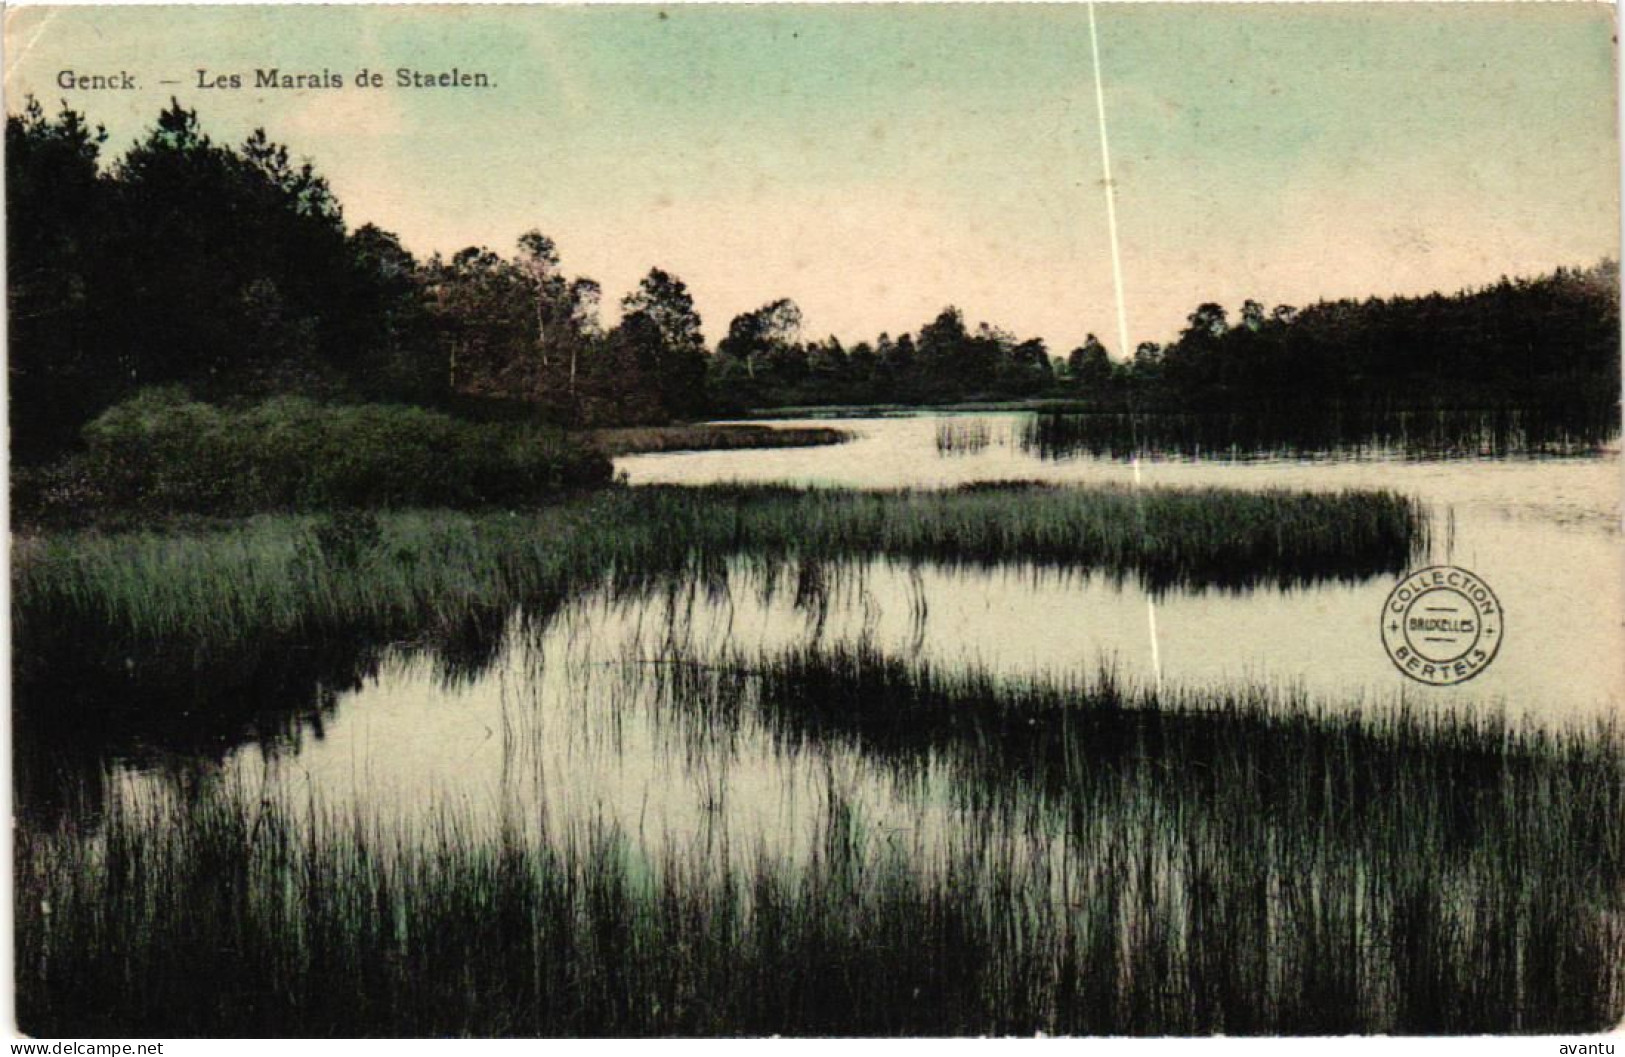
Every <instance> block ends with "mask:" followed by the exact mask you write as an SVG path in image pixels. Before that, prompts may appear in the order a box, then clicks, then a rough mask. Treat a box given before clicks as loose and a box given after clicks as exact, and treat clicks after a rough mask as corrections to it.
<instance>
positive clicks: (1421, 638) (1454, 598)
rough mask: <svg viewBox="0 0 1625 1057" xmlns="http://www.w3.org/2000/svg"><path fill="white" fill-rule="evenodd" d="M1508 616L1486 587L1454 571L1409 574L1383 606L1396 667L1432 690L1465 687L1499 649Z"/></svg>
mask: <svg viewBox="0 0 1625 1057" xmlns="http://www.w3.org/2000/svg"><path fill="white" fill-rule="evenodd" d="M1505 617H1506V614H1505V612H1504V611H1503V610H1502V609H1501V602H1500V600H1499V599H1497V598H1496V597H1495V592H1494V591H1491V590H1490V587H1489V585H1488V584H1486V583H1485V582H1484V581H1483V580H1481V579H1479V578H1478V577H1477V576H1476V575H1474V574H1473V573H1470V572H1468V571H1467V570H1466V569H1463V568H1461V567H1459V566H1455V565H1432V566H1429V567H1428V568H1426V569H1418V570H1416V571H1415V572H1412V573H1407V574H1406V575H1405V577H1404V579H1402V580H1400V581H1399V583H1398V584H1397V585H1396V586H1395V587H1394V589H1393V590H1392V591H1390V592H1389V593H1388V598H1387V600H1386V601H1384V602H1383V604H1382V645H1383V648H1384V649H1385V650H1387V651H1388V659H1389V660H1391V661H1393V662H1394V667H1395V668H1398V669H1399V670H1400V671H1401V672H1403V673H1405V674H1406V675H1408V676H1410V677H1411V678H1412V679H1415V680H1416V681H1417V682H1419V683H1427V684H1428V685H1429V686H1452V685H1454V684H1456V683H1465V682H1466V681H1467V680H1469V679H1471V678H1473V677H1474V676H1476V675H1478V674H1479V673H1480V672H1482V671H1483V670H1484V669H1485V668H1487V667H1489V664H1490V662H1491V661H1493V660H1495V654H1496V652H1497V651H1499V650H1500V648H1501V639H1502V633H1503V631H1504V629H1505Z"/></svg>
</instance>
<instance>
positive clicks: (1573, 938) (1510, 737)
mask: <svg viewBox="0 0 1625 1057" xmlns="http://www.w3.org/2000/svg"><path fill="white" fill-rule="evenodd" d="M612 678H613V679H614V680H615V681H616V682H617V684H618V685H620V687H621V690H620V692H610V693H604V692H603V691H602V690H601V691H600V697H599V702H600V703H599V705H598V706H597V707H599V708H611V709H614V708H634V707H635V708H641V709H649V710H653V711H656V712H660V713H662V714H664V715H666V716H667V717H668V718H669V719H670V721H671V723H672V727H671V730H672V731H673V735H672V736H673V737H674V738H676V739H678V740H679V741H683V742H685V743H686V744H689V745H691V746H692V745H694V744H712V745H718V744H721V745H726V744H731V743H733V742H734V739H736V738H737V737H739V735H740V732H741V729H742V728H743V727H745V726H749V725H752V724H761V725H763V726H764V728H765V729H766V730H767V731H770V732H771V734H770V736H771V738H772V739H773V741H774V742H775V743H776V745H777V746H778V751H780V752H782V753H785V754H789V755H792V756H794V755H809V754H810V755H812V756H815V757H816V756H821V755H823V754H826V753H828V752H829V751H831V750H832V749H836V748H844V749H847V750H852V751H855V752H856V753H857V754H858V755H859V756H860V757H861V758H862V759H863V760H864V761H865V762H866V763H867V764H868V765H869V766H872V767H873V768H875V769H876V770H878V771H880V772H883V773H887V774H889V775H890V776H891V779H890V780H891V781H892V782H893V783H894V784H895V787H896V788H898V789H901V790H903V791H904V792H903V794H902V795H903V796H904V798H905V799H909V798H910V797H914V798H916V799H917V800H918V801H919V803H920V805H921V806H920V808H919V810H921V811H923V810H925V809H926V807H925V806H926V805H927V804H928V803H929V801H930V800H931V799H932V795H933V794H932V793H931V792H930V789H932V788H935V786H933V785H930V784H928V782H927V780H926V778H925V776H926V775H928V774H930V773H932V772H935V771H941V772H944V777H943V779H942V787H943V788H947V789H951V790H952V791H953V792H952V796H951V799H952V803H951V805H950V807H949V808H948V810H947V812H946V818H947V819H948V823H947V825H946V826H945V827H944V828H942V829H941V830H934V829H933V828H932V827H929V826H925V825H921V826H917V827H916V828H914V829H912V830H910V831H908V832H899V831H898V830H896V829H894V828H890V827H887V826H885V825H881V824H879V823H880V821H881V820H878V819H874V818H871V817H869V816H868V815H867V814H866V810H865V808H864V806H863V805H862V804H861V803H860V802H858V800H857V799H856V798H855V797H853V795H852V794H851V793H850V792H849V790H848V789H847V787H846V786H845V785H844V784H843V782H842V781H841V780H840V779H839V778H838V776H837V775H838V772H837V771H836V770H835V769H830V770H828V771H827V772H826V773H827V778H826V780H825V783H824V786H823V788H822V790H821V791H820V795H819V797H818V800H819V803H818V804H817V805H816V811H815V812H814V814H813V816H812V821H810V822H809V823H808V826H809V832H808V833H806V834H804V835H803V837H804V841H803V847H804V849H805V850H804V852H803V853H802V854H800V855H797V856H789V855H787V854H785V853H784V852H783V851H782V850H780V849H779V848H778V847H777V845H776V844H768V843H765V842H764V843H763V844H761V845H760V846H757V847H747V848H743V849H741V848H734V849H731V853H730V850H729V849H727V848H726V843H727V841H726V837H724V838H723V842H724V846H723V847H722V849H721V850H720V851H719V849H718V846H717V845H714V844H710V843H709V842H705V843H700V842H696V841H695V840H694V839H693V835H690V836H689V837H678V838H676V839H674V840H672V841H670V842H668V843H665V844H651V843H650V842H648V841H646V840H644V839H642V837H641V835H640V834H637V833H635V832H632V831H629V830H624V829H622V828H620V827H619V826H618V825H617V824H616V823H614V822H612V821H609V820H607V818H606V817H604V816H602V815H597V816H595V815H593V814H591V813H588V814H584V815H581V816H578V817H577V818H576V819H575V820H574V821H573V822H572V823H570V824H568V825H567V826H565V827H563V828H562V829H561V828H559V827H556V826H552V825H549V823H548V822H547V817H548V816H547V815H546V813H545V812H544V813H543V814H542V815H541V816H537V815H536V814H535V812H534V808H533V807H532V806H528V805H526V804H523V803H512V802H504V803H503V805H502V806H501V807H500V809H499V810H498V812H497V814H496V815H495V816H494V817H484V818H477V817H474V816H472V815H469V814H468V813H466V811H463V810H460V809H459V808H458V807H457V806H455V805H453V804H450V803H442V804H441V805H440V806H438V807H436V808H434V809H432V810H430V811H429V812H428V813H427V814H419V815H415V816H412V817H390V816H387V815H384V816H378V815H372V814H368V813H363V812H361V811H359V810H357V809H346V808H342V807H334V806H332V805H325V804H323V803H321V802H320V801H319V800H316V799H313V798H312V794H309V793H306V794H304V796H303V797H301V796H300V795H299V794H292V795H287V796H281V795H272V796H267V795H265V794H264V793H263V792H259V793H256V792H255V791H254V790H253V789H251V788H236V787H233V786H232V785H231V784H229V783H228V784H226V785H224V786H222V785H218V784H216V785H211V786H208V787H205V788H204V789H202V790H199V791H196V792H194V793H193V794H191V795H188V796H184V797H180V798H157V799H146V800H142V799H134V800H131V801H129V802H126V800H125V795H124V794H121V793H118V792H115V793H114V795H112V796H111V797H110V798H109V805H108V814H107V816H106V819H105V821H104V823H103V824H102V825H101V826H100V827H99V828H98V829H97V831H96V832H95V833H93V834H84V833H78V832H75V831H74V829H73V827H71V826H63V827H61V828H59V829H56V830H45V829H40V830H25V831H24V832H23V833H22V835H21V836H20V838H19V844H18V862H17V879H18V895H17V899H18V907H19V910H20V916H19V934H18V941H19V944H18V964H19V966H20V967H22V968H23V969H24V973H23V975H22V976H21V977H20V983H21V988H20V993H19V1008H20V1009H22V1010H24V1011H25V1012H24V1027H25V1028H26V1029H27V1030H30V1031H33V1032H37V1033H41V1034H57V1033H62V1032H64V1031H66V1030H68V1029H70V1028H71V1029H72V1030H74V1031H75V1032H78V1033H88V1034H97V1033H101V1032H116V1033H120V1034H126V1033H131V1032H136V1033H144V1034H157V1035H182V1036H185V1035H194V1034H222V1033H225V1034H232V1033H248V1034H272V1035H280V1034H294V1035H310V1034H317V1035H327V1034H340V1035H358V1034H380V1033H381V1034H410V1035H441V1034H477V1035H511V1034H547V1035H553V1034H614V1035H619V1034H634V1035H643V1034H654V1035H668V1034H698V1035H711V1034H724V1035H726V1034H768V1033H778V1032H787V1033H791V1034H893V1033H907V1034H941V1033H949V1034H981V1033H995V1034H1003V1033H1015V1034H1031V1033H1033V1032H1036V1031H1044V1032H1049V1033H1057V1032H1064V1033H1108V1034H1124V1033H1126V1034H1168V1033H1172V1034H1209V1033H1216V1032H1223V1033H1226V1034H1251V1033H1315V1034H1320V1033H1327V1032H1331V1033H1343V1032H1393V1033H1404V1034H1411V1033H1456V1034H1465V1033H1479V1032H1551V1031H1575V1030H1598V1029H1601V1028H1603V1027H1605V1026H1606V1025H1608V1024H1610V1023H1612V1018H1613V1017H1614V1016H1615V1015H1616V1014H1617V1011H1618V1009H1619V1003H1620V1001H1621V996H1622V987H1625V980H1622V978H1621V966H1622V965H1625V958H1622V955H1625V936H1622V935H1621V932H1620V930H1619V927H1618V921H1619V920H1620V914H1621V912H1622V911H1625V906H1622V902H1625V895H1622V889H1621V886H1620V885H1619V884H1618V883H1617V881H1618V878H1619V877H1620V875H1621V868H1622V866H1625V825H1622V823H1621V819H1622V818H1625V755H1622V751H1621V750H1622V746H1621V742H1620V734H1619V731H1618V730H1617V728H1615V727H1612V726H1599V727H1595V728H1591V729H1584V730H1576V731H1570V732H1567V733H1562V734H1552V733H1549V732H1545V731H1542V730H1539V729H1533V728H1528V727H1520V726H1517V725H1514V724H1509V723H1508V722H1506V721H1505V720H1502V719H1497V718H1495V717H1485V716H1477V717H1474V716H1464V715H1458V714H1449V713H1446V714H1432V715H1424V714H1421V713H1418V712H1416V711H1414V710H1409V709H1404V708H1400V709H1397V710H1391V711H1387V712H1382V713H1372V714H1362V713H1358V712H1355V713H1350V712H1346V711H1345V712H1339V713H1333V712H1327V711H1325V710H1323V709H1322V708H1321V707H1319V706H1317V704H1316V703H1314V702H1311V701H1307V700H1304V699H1302V698H1298V697H1294V696H1293V695H1291V694H1281V693H1278V692H1271V691H1266V690H1262V689H1257V688H1254V689H1245V690H1240V691H1235V692H1230V693H1204V692H1189V693H1179V694H1175V695H1172V696H1166V697H1165V696H1159V695H1157V694H1156V693H1154V692H1152V691H1148V690H1143V689H1142V690H1133V689H1130V688H1127V687H1124V686H1122V685H1120V684H1118V683H1116V682H1114V681H1113V680H1112V679H1111V678H1110V677H1109V676H1107V675H1097V676H1094V677H1091V678H1088V679H1077V680H1071V681H1056V680H1052V679H1038V678H1028V679H1020V680H1015V681H1009V680H1001V679H997V678H994V677H992V676H990V675H989V674H988V673H985V672H978V671H976V670H964V671H958V672H942V671H935V670H932V669H931V668H930V667H928V666H920V665H918V664H915V663H912V662H909V661H905V660H901V659H899V658H896V657H890V656H886V655H883V654H880V653H877V652H875V651H874V650H872V649H867V648H863V647H856V648H850V649H836V650H823V649H819V648H800V649H794V650H791V651H788V652H784V653H774V654H765V655H756V656H748V655H744V654H735V655H732V656H726V657H720V658H719V657H708V658H699V657H693V656H688V655H684V654H683V653H681V652H677V653H672V654H668V655H666V656H664V657H662V658H660V661H659V663H657V664H626V665H624V666H622V667H620V668H618V669H616V670H615V671H614V672H613V675H612ZM633 701H636V702H639V704H636V705H633V704H631V703H630V702H633ZM512 736H522V735H512ZM910 791H913V792H910ZM717 795H718V796H724V797H725V796H727V795H728V792H727V789H726V788H722V789H720V790H719V791H718V793H717ZM707 849H709V850H707ZM452 966H455V970H454V971H446V970H447V968H448V967H452Z"/></svg>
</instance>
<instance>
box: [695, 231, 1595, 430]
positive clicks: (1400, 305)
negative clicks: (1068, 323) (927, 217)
mask: <svg viewBox="0 0 1625 1057" xmlns="http://www.w3.org/2000/svg"><path fill="white" fill-rule="evenodd" d="M1618 291H1619V268H1618V265H1617V263H1616V262H1614V261H1611V260H1605V261H1602V262H1600V263H1598V264H1596V265H1593V266H1591V267H1588V268H1558V269H1557V270H1556V271H1554V272H1552V273H1551V274H1548V275H1543V276H1540V277H1537V278H1533V279H1517V280H1513V279H1508V278H1504V277H1503V278H1502V279H1501V280H1500V281H1499V282H1497V283H1495V284H1493V285H1491V286H1487V287H1484V288H1481V289H1472V290H1463V291H1460V292H1457V293H1455V294H1450V295H1446V294H1441V293H1431V294H1427V295H1425V296H1420V297H1393V298H1381V297H1372V298H1367V299H1365V300H1350V299H1344V300H1337V301H1322V302H1317V303H1316V304H1313V305H1309V306H1308V307H1306V308H1302V309H1299V308H1296V307H1294V306H1291V305H1277V306H1275V307H1274V308H1269V309H1267V308H1265V306H1264V305H1262V304H1261V303H1260V302H1258V301H1254V300H1248V301H1246V302H1244V303H1243V304H1242V306H1241V310H1240V312H1239V314H1238V316H1237V318H1234V319H1232V318H1231V316H1230V314H1229V312H1228V311H1227V310H1226V309H1225V308H1224V307H1223V306H1222V305H1219V304H1216V303H1211V302H1210V303H1205V304H1202V305H1200V306H1199V307H1197V309H1196V310H1195V311H1194V312H1192V313H1191V314H1190V316H1189V317H1188V318H1187V320H1186V325H1185V327H1184V328H1183V329H1182V330H1181V331H1180V333H1179V334H1178V336H1177V337H1176V338H1174V339H1173V340H1172V341H1169V342H1166V343H1158V342H1142V343H1141V344H1140V345H1139V346H1138V347H1136V348H1135V350H1134V351H1133V354H1132V356H1129V357H1126V358H1117V357H1114V356H1113V355H1112V354H1111V352H1110V351H1109V350H1108V349H1107V347H1106V345H1105V344H1104V343H1103V342H1102V341H1101V340H1100V339H1099V338H1098V337H1096V336H1095V335H1093V334H1090V335H1088V337H1087V338H1086V339H1085V340H1084V342H1083V344H1081V345H1079V346H1077V347H1076V348H1074V349H1072V350H1071V351H1070V352H1068V353H1067V354H1066V355H1065V356H1064V357H1058V356H1052V355H1051V354H1050V352H1049V350H1048V349H1047V348H1046V347H1045V345H1044V342H1043V341H1042V340H1041V339H1037V338H1030V339H1025V340H1023V339H1020V338H1018V337H1016V336H1014V335H1012V334H1010V333H1009V332H1007V331H1004V330H1002V329H1000V328H998V327H994V326H990V325H989V324H986V323H982V324H979V325H978V326H976V327H975V328H974V329H972V328H969V327H967V326H966V324H965V320H964V316H963V314H962V313H961V312H960V311H959V310H958V309H956V308H952V307H950V308H947V309H944V310H943V311H942V312H941V313H940V314H939V315H938V316H937V317H936V318H935V319H933V320H932V321H931V322H929V323H927V324H926V325H925V326H923V327H921V328H920V330H919V332H918V334H917V335H911V334H906V333H905V334H902V335H900V336H898V337H896V338H893V337H892V336H891V335H889V334H882V335H880V337H879V338H878V340H876V341H874V342H873V343H870V342H860V343H858V344H856V345H853V346H851V347H850V348H847V347H845V346H843V345H842V343H841V342H840V341H839V340H838V339H836V338H833V337H831V338H827V339H824V340H822V341H811V342H806V341H803V340H801V338H800V334H799V331H800V326H801V314H800V312H799V311H798V310H797V308H796V306H795V304H794V302H792V301H788V300H780V301H774V302H772V303H770V304H768V305H764V306H763V307H762V308H760V309H757V310H756V311H754V312H748V313H745V314H743V315H740V316H738V317H736V318H735V319H734V321H733V324H732V325H731V326H730V328H729V331H728V336H727V337H726V338H724V339H723V340H722V342H721V343H720V344H719V345H718V348H717V355H716V356H715V357H714V358H713V360H712V363H711V381H712V397H713V400H714V401H715V402H717V403H720V404H722V405H724V406H734V407H763V406H774V405H779V406H786V405H797V404H819V403H875V402H890V403H905V404H911V403H912V404H919V403H944V402H952V401H955V400H959V401H964V400H998V399H1020V398H1033V397H1043V398H1051V399H1060V400H1065V401H1067V402H1069V403H1073V404H1077V405H1080V406H1083V407H1091V408H1098V409H1100V410H1112V411H1121V410H1130V409H1145V410H1163V411H1180V412H1201V411H1214V412H1227V413H1228V412H1235V411H1247V412H1251V413H1258V414H1270V413H1274V414H1287V415H1296V414H1297V413H1299V412H1300V411H1301V409H1302V408H1303V407H1305V406H1306V405H1308V404H1315V403H1325V402H1327V401H1336V402H1337V403H1339V404H1340V405H1342V406H1345V407H1351V408H1353V407H1358V408H1360V409H1362V410H1381V409H1388V410H1402V409H1427V408H1473V407H1479V408H1506V407H1513V406H1524V407H1537V408H1545V409H1550V408H1565V407H1579V406H1583V407H1585V408H1589V409H1591V410H1598V409H1600V410H1602V411H1604V412H1606V411H1607V410H1608V409H1611V408H1617V405H1618V403H1619V394H1620V369H1619V292H1618Z"/></svg>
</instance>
